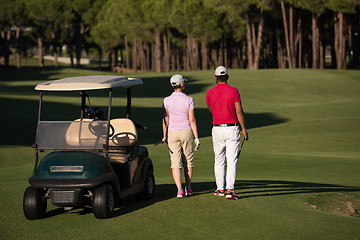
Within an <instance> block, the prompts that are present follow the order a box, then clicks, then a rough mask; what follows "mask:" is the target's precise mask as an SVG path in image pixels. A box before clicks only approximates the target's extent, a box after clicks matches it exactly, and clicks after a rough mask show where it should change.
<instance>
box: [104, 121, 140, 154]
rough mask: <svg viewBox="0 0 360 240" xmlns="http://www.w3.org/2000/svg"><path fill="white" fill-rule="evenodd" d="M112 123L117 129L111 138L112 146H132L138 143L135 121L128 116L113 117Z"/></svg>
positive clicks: (110, 143)
mask: <svg viewBox="0 0 360 240" xmlns="http://www.w3.org/2000/svg"><path fill="white" fill-rule="evenodd" d="M110 124H111V125H112V126H113V127H114V130H115V133H114V134H113V135H112V136H111V137H110V138H109V146H110V147H116V146H124V147H130V146H134V145H135V144H136V142H137V138H138V136H137V132H136V127H135V124H134V123H133V121H131V120H130V119H127V118H116V119H111V120H110ZM110 131H111V130H110ZM110 133H111V132H110Z"/></svg>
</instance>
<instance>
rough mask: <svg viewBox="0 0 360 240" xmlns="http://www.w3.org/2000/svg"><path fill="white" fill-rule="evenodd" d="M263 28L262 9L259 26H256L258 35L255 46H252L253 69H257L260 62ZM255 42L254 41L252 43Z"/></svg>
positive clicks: (261, 10)
mask: <svg viewBox="0 0 360 240" xmlns="http://www.w3.org/2000/svg"><path fill="white" fill-rule="evenodd" d="M263 27H264V15H263V9H262V8H261V9H260V19H259V26H258V34H257V39H256V37H255V36H254V38H255V39H256V45H255V46H254V53H255V58H254V65H253V69H259V62H260V50H261V49H262V46H261V45H262V34H263ZM254 42H255V41H254Z"/></svg>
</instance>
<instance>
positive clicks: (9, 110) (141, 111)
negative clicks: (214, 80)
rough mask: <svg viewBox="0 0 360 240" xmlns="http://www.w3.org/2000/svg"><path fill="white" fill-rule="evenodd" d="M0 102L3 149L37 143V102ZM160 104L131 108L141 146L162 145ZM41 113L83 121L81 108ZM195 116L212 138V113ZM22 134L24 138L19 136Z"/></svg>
mask: <svg viewBox="0 0 360 240" xmlns="http://www.w3.org/2000/svg"><path fill="white" fill-rule="evenodd" d="M0 102H1V103H2V106H4V114H6V116H7V117H8V118H5V117H3V118H0V126H3V130H2V134H3V135H5V136H6V138H1V139H0V145H16V146H21V145H22V146H29V147H30V146H31V145H32V144H33V143H34V140H35V133H36V124H37V111H38V102H37V101H35V100H22V99H11V98H2V97H0ZM159 104H160V106H159V107H133V108H132V119H133V120H134V121H135V122H137V123H139V124H141V125H145V126H147V127H148V129H147V130H146V131H144V130H141V129H139V130H138V134H139V141H140V144H152V143H155V142H159V141H160V140H161V138H162V126H161V120H162V108H161V102H160V103H159ZM42 109H43V111H42V113H43V114H42V120H49V121H55V120H56V121H69V120H73V119H76V118H79V117H80V108H79V106H76V105H73V104H66V103H54V102H49V101H47V102H44V103H43V106H42ZM100 109H102V110H105V109H106V108H103V107H101V108H100ZM105 112H106V110H105ZM105 114H107V113H105ZM125 114H126V110H125V108H124V107H118V106H116V107H113V108H112V118H117V117H124V116H125ZM195 115H196V120H197V125H198V133H199V136H200V138H203V137H209V136H211V128H212V123H211V121H212V117H211V114H210V113H209V111H208V110H207V109H205V108H197V109H196V112H195ZM245 117H246V121H247V128H248V129H254V128H259V127H264V126H271V125H277V124H281V123H284V122H287V121H288V120H287V119H286V118H282V117H280V116H278V115H277V114H274V113H246V115H245ZM9 118H10V119H9ZM19 133H21V134H20V135H19Z"/></svg>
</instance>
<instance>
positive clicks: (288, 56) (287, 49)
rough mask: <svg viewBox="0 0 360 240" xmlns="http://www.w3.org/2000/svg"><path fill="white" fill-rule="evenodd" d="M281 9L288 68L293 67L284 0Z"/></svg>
mask: <svg viewBox="0 0 360 240" xmlns="http://www.w3.org/2000/svg"><path fill="white" fill-rule="evenodd" d="M281 11H282V16H283V22H284V32H285V43H286V52H287V58H288V63H289V68H293V63H292V56H291V50H290V41H289V31H288V25H287V18H286V10H285V5H284V1H281Z"/></svg>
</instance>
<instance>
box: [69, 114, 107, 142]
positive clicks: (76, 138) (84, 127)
mask: <svg viewBox="0 0 360 240" xmlns="http://www.w3.org/2000/svg"><path fill="white" fill-rule="evenodd" d="M105 135H106V125H105V124H104V122H101V121H94V120H93V119H87V118H84V119H82V120H81V119H75V120H74V121H73V122H72V123H71V124H70V125H69V127H68V129H67V131H66V135H65V140H66V143H67V144H68V145H69V146H73V147H80V148H84V147H90V148H101V147H102V145H103V144H104V143H105V138H104V136H105Z"/></svg>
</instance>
